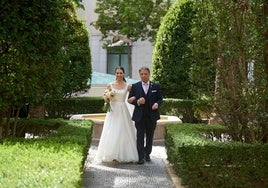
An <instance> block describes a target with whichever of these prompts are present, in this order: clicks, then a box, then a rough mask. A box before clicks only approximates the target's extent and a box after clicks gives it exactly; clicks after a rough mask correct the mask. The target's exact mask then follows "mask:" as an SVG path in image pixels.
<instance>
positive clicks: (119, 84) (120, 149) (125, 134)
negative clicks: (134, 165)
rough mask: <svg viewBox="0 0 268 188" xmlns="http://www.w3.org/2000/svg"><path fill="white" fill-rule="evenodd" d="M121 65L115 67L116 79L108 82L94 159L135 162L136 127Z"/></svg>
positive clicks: (136, 159)
mask: <svg viewBox="0 0 268 188" xmlns="http://www.w3.org/2000/svg"><path fill="white" fill-rule="evenodd" d="M124 75H125V72H124V68H123V67H117V68H116V69H115V76H116V80H115V81H114V82H113V83H110V84H108V86H107V89H106V91H105V93H104V100H105V102H106V103H109V105H110V109H109V110H108V112H107V114H106V117H105V120H104V124H103V130H102V134H101V137H100V141H99V146H98V150H97V154H96V157H95V161H96V162H97V163H102V162H112V161H117V162H137V161H138V152H137V146H136V129H135V127H134V124H133V122H132V120H131V114H130V111H129V108H128V106H127V103H126V97H127V92H128V91H129V90H130V87H131V86H130V85H128V84H127V83H126V81H125V78H124Z"/></svg>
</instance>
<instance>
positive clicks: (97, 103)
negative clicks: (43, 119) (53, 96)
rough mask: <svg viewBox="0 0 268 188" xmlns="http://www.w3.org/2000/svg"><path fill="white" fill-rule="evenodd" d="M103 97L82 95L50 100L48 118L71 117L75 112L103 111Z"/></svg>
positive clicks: (47, 109)
mask: <svg viewBox="0 0 268 188" xmlns="http://www.w3.org/2000/svg"><path fill="white" fill-rule="evenodd" d="M103 104H104V101H103V98H102V97H80V98H69V99H60V100H50V101H49V102H48V103H47V104H46V105H45V109H46V112H47V117H48V118H69V117H70V115H74V114H90V113H101V112H103V110H102V107H103Z"/></svg>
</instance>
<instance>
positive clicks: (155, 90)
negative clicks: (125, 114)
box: [128, 81, 163, 122]
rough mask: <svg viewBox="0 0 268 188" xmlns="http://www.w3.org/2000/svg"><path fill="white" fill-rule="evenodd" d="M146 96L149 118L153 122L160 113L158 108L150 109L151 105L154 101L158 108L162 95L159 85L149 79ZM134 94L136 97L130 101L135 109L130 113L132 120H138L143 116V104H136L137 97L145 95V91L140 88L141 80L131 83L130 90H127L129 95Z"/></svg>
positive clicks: (158, 117)
mask: <svg viewBox="0 0 268 188" xmlns="http://www.w3.org/2000/svg"><path fill="white" fill-rule="evenodd" d="M147 95H148V98H149V105H150V116H151V120H152V121H153V122H156V121H157V120H158V119H160V113H159V110H158V109H157V110H152V106H153V104H154V103H157V104H158V108H159V107H160V105H161V103H162V101H163V96H162V93H161V89H160V85H159V84H158V83H154V82H151V81H150V85H149V90H148V93H147ZM133 96H135V97H136V99H135V100H134V101H133V102H132V104H133V105H135V109H134V112H133V115H132V120H133V121H136V122H139V121H140V120H141V119H142V117H143V111H144V105H140V106H138V103H137V101H138V99H139V98H141V97H144V96H145V93H144V91H143V88H142V82H141V81H139V82H137V83H135V84H133V85H132V88H131V91H130V92H129V96H128V98H130V97H133Z"/></svg>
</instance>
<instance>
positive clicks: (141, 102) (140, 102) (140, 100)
mask: <svg viewBox="0 0 268 188" xmlns="http://www.w3.org/2000/svg"><path fill="white" fill-rule="evenodd" d="M137 103H138V105H139V106H140V105H141V104H145V98H143V97H141V98H139V99H138V101H137Z"/></svg>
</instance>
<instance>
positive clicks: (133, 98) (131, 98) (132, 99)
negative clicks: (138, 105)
mask: <svg viewBox="0 0 268 188" xmlns="http://www.w3.org/2000/svg"><path fill="white" fill-rule="evenodd" d="M135 99H136V97H135V96H133V97H130V98H129V99H128V100H127V102H128V103H132V102H133V101H134V100H135Z"/></svg>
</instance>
